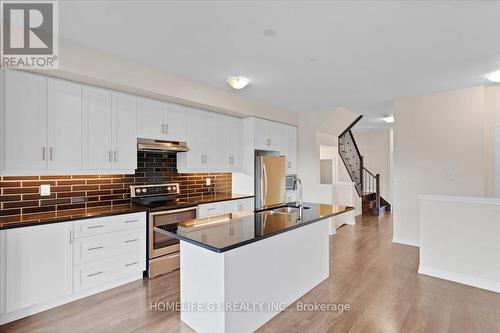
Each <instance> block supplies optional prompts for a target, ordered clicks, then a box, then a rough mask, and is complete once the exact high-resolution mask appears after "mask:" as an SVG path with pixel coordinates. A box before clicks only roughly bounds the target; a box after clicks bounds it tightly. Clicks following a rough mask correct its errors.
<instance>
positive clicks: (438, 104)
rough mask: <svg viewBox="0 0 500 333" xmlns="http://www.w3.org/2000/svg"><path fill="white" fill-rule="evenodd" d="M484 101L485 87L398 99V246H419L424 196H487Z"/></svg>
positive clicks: (396, 216)
mask: <svg viewBox="0 0 500 333" xmlns="http://www.w3.org/2000/svg"><path fill="white" fill-rule="evenodd" d="M484 103H485V89H484V87H474V88H468V89H463V90H457V91H451V92H444V93H437V94H433V95H429V96H423V97H413V98H406V99H399V100H396V101H395V103H394V115H395V123H394V175H393V180H394V193H393V197H394V198H393V202H394V205H393V206H394V217H393V220H394V235H393V240H394V241H395V242H399V243H404V244H410V245H416V246H418V245H419V243H420V232H419V208H418V207H419V204H418V196H419V195H420V194H446V195H466V196H484V195H485V194H486V186H485V183H486V167H485V165H486V163H490V162H486V158H485V145H484V142H485V119H486V113H485V107H484ZM491 163H492V162H491Z"/></svg>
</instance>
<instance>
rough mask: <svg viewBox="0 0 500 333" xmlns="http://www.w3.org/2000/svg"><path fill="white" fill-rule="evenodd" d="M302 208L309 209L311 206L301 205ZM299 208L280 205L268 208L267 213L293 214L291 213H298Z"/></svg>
mask: <svg viewBox="0 0 500 333" xmlns="http://www.w3.org/2000/svg"><path fill="white" fill-rule="evenodd" d="M302 208H303V209H310V208H311V207H306V206H302ZM299 210H300V207H299V206H285V207H280V208H275V209H273V210H270V211H269V213H270V214H271V215H274V214H293V213H298V212H299Z"/></svg>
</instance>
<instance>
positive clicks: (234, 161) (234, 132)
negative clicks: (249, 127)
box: [227, 117, 243, 171]
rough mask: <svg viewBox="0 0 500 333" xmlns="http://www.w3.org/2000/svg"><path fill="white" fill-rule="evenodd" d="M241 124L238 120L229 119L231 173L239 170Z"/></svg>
mask: <svg viewBox="0 0 500 333" xmlns="http://www.w3.org/2000/svg"><path fill="white" fill-rule="evenodd" d="M242 132H243V128H242V123H241V119H240V118H233V117H231V118H230V125H229V138H231V140H227V141H229V155H230V157H231V169H230V170H231V171H240V170H241V150H242Z"/></svg>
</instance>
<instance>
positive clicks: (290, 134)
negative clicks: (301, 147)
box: [281, 125, 297, 175]
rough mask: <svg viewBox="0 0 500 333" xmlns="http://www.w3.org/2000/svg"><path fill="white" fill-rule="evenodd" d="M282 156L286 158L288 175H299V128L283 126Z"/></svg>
mask: <svg viewBox="0 0 500 333" xmlns="http://www.w3.org/2000/svg"><path fill="white" fill-rule="evenodd" d="M281 126H282V134H281V154H282V155H284V156H285V157H286V174H287V175H295V174H297V127H295V126H290V125H281Z"/></svg>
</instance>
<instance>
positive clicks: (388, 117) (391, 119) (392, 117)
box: [382, 114, 394, 124]
mask: <svg viewBox="0 0 500 333" xmlns="http://www.w3.org/2000/svg"><path fill="white" fill-rule="evenodd" d="M382 120H383V121H385V122H386V123H388V124H392V123H393V122H394V116H393V115H392V114H391V115H389V116H385V117H383V118H382Z"/></svg>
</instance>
